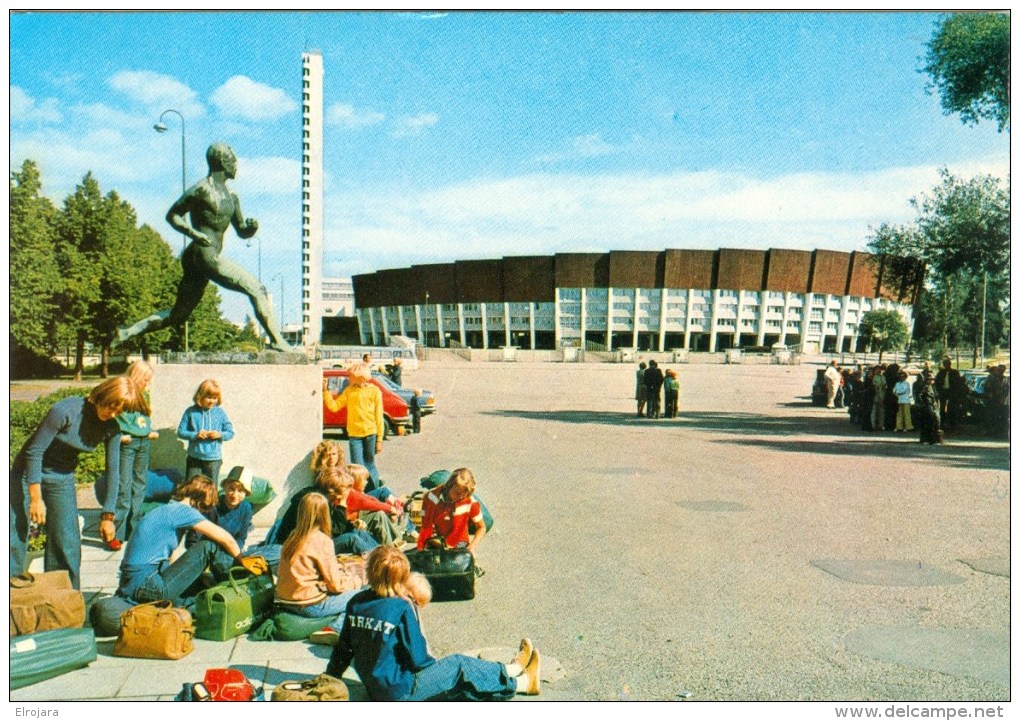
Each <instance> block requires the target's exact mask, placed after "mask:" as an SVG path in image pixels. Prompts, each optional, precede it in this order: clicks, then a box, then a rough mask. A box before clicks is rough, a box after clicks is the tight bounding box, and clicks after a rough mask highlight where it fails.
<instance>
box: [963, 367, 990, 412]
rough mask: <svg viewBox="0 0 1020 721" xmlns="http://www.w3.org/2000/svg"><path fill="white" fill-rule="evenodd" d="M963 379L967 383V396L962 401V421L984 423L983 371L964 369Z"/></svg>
mask: <svg viewBox="0 0 1020 721" xmlns="http://www.w3.org/2000/svg"><path fill="white" fill-rule="evenodd" d="M962 375H963V380H964V382H965V383H966V384H967V398H966V399H965V400H964V401H963V420H964V422H972V423H984V421H985V395H984V392H985V381H986V380H988V373H987V372H985V371H964V372H963V373H962Z"/></svg>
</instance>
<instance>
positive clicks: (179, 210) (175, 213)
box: [166, 190, 212, 245]
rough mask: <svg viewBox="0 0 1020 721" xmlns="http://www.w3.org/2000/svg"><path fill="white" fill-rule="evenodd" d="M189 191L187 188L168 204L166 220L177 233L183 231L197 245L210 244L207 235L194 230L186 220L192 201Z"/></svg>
mask: <svg viewBox="0 0 1020 721" xmlns="http://www.w3.org/2000/svg"><path fill="white" fill-rule="evenodd" d="M192 199H193V198H192V195H191V191H190V190H189V191H188V192H186V193H185V194H184V195H182V196H181V197H180V198H178V199H177V201H176V202H175V203H174V204H173V205H171V206H170V210H168V211H167V214H166V222H168V223H169V224H170V226H171V227H172V228H173V229H174V230H176V231H177V232H178V233H183V234H184V235H186V236H188V237H189V238H191V239H192V240H194V241H195V242H196V243H198V244H199V245H212V241H210V240H209V236H207V235H206V234H205V233H203V232H202V231H200V230H195V229H194V228H193V227H191V223H190V222H188V210H189V209H190V206H191V202H192Z"/></svg>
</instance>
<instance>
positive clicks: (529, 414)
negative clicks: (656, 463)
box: [484, 410, 856, 435]
mask: <svg viewBox="0 0 1020 721" xmlns="http://www.w3.org/2000/svg"><path fill="white" fill-rule="evenodd" d="M484 415H490V416H500V417H503V418H523V419H526V420H534V421H553V422H558V423H587V424H590V423H594V424H599V425H610V426H641V427H645V428H663V429H666V428H683V429H684V430H691V429H694V430H706V431H716V432H719V433H740V434H741V435H747V434H753V435H795V434H802V433H810V434H813V435H818V434H822V435H846V434H851V433H853V432H854V431H855V430H856V429H855V428H854V427H853V426H851V425H850V423H849V421H848V420H847V419H846V417H845V416H833V417H832V419H831V420H830V419H819V418H817V417H804V418H798V417H790V416H782V417H777V416H768V415H764V414H761V413H721V412H718V413H717V412H713V411H686V412H684V411H682V410H681V412H680V415H679V416H677V417H676V418H672V419H671V418H658V419H649V418H639V417H637V416H636V415H635V414H633V413H620V412H619V411H593V410H565V411H526V410H500V411H487V412H485V413H484ZM826 421H829V422H826Z"/></svg>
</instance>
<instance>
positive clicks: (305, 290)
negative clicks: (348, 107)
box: [301, 50, 323, 347]
mask: <svg viewBox="0 0 1020 721" xmlns="http://www.w3.org/2000/svg"><path fill="white" fill-rule="evenodd" d="M322 77H323V71H322V53H321V52H319V51H318V50H310V51H308V52H306V53H301V335H302V339H303V341H304V344H305V346H306V347H307V346H313V345H316V344H318V343H319V340H320V339H321V338H322V232H323V231H322V228H323V220H322V214H323V207H322V120H323V118H322Z"/></svg>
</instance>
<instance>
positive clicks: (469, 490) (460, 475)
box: [418, 468, 485, 555]
mask: <svg viewBox="0 0 1020 721" xmlns="http://www.w3.org/2000/svg"><path fill="white" fill-rule="evenodd" d="M477 485H478V483H477V481H475V476H474V474H473V473H472V472H471V471H470V469H467V468H458V469H457V470H455V471H454V472H453V473H451V474H450V477H449V478H448V479H447V481H446V483H444V484H443V485H441V486H437V487H436V488H433V489H432V490H430V491H429V492H428V493H427V494H425V501H424V503H423V504H422V525H421V531H420V533H419V535H418V549H419V550H421V549H424V548H434V547H439V548H467V550H468V551H470V552H471V553H472V555H473V554H474V553H475V552H476V550H477V549H478V544H480V543H481V542H482V539H483V538H485V520H484V518H483V516H482V506H481V504H480V503H479V502H478V499H477V498H475V497H474V495H473V494H474V492H475V488H476V487H477ZM472 529H473V532H472Z"/></svg>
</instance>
